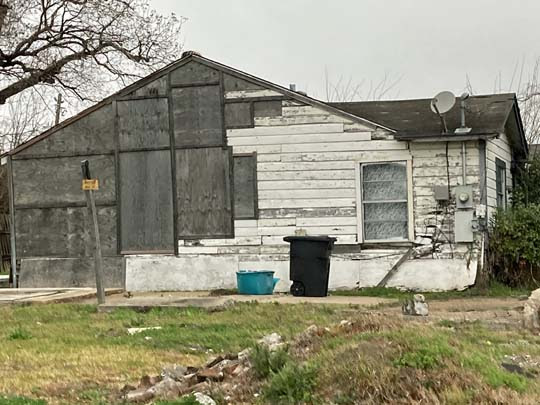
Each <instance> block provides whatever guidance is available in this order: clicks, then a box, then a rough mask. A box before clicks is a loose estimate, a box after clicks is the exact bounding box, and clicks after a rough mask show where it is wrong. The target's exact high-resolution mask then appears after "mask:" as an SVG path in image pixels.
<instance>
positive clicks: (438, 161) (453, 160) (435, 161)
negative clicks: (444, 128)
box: [413, 154, 480, 167]
mask: <svg viewBox="0 0 540 405" xmlns="http://www.w3.org/2000/svg"><path fill="white" fill-rule="evenodd" d="M479 162H480V160H479V158H478V155H472V154H468V155H467V158H466V160H465V163H466V164H467V165H468V166H478V165H479V164H480V163H479ZM462 163H463V161H462V160H461V156H449V157H448V164H449V166H459V167H461V165H462ZM413 166H415V167H434V166H445V167H446V156H444V155H443V156H439V157H433V156H431V157H418V156H416V155H413Z"/></svg>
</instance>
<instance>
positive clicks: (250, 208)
mask: <svg viewBox="0 0 540 405" xmlns="http://www.w3.org/2000/svg"><path fill="white" fill-rule="evenodd" d="M256 173H257V156H256V155H255V154H253V155H238V156H235V157H234V217H235V218H236V219H255V218H257V175H256Z"/></svg>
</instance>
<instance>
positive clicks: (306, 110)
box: [282, 105, 328, 117]
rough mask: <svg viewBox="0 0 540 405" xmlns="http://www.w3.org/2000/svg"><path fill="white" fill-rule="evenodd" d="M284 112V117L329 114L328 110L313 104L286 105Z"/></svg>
mask: <svg viewBox="0 0 540 405" xmlns="http://www.w3.org/2000/svg"><path fill="white" fill-rule="evenodd" d="M282 112H283V116H284V117H297V116H299V115H322V114H324V115H328V113H327V112H326V111H324V110H322V109H320V108H318V107H313V106H311V105H304V106H284V107H283V111H282Z"/></svg>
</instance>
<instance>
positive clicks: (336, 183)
mask: <svg viewBox="0 0 540 405" xmlns="http://www.w3.org/2000/svg"><path fill="white" fill-rule="evenodd" d="M257 187H258V189H259V191H260V190H296V189H329V188H354V187H355V180H288V181H283V180H276V181H273V180H272V181H258V182H257Z"/></svg>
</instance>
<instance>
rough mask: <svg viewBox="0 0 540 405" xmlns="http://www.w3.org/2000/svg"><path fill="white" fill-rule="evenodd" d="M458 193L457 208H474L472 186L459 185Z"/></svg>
mask: <svg viewBox="0 0 540 405" xmlns="http://www.w3.org/2000/svg"><path fill="white" fill-rule="evenodd" d="M455 193H456V208H457V209H458V210H467V209H472V207H473V190H472V187H471V186H457V187H456V188H455Z"/></svg>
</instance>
